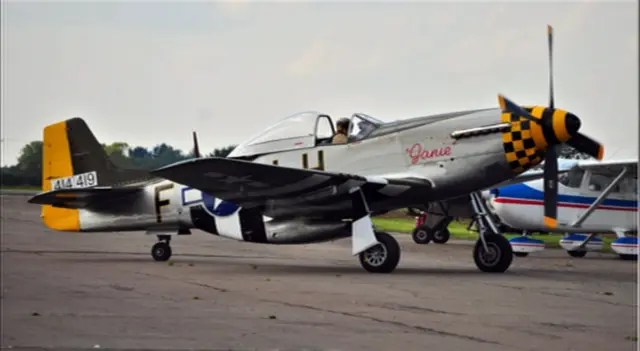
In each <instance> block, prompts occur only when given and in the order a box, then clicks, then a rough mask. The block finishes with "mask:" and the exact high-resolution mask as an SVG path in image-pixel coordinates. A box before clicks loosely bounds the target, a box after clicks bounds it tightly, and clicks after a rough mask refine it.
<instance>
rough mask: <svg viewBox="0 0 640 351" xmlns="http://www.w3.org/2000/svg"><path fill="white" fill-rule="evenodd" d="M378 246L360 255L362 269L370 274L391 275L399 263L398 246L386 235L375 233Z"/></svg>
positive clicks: (392, 238) (395, 241)
mask: <svg viewBox="0 0 640 351" xmlns="http://www.w3.org/2000/svg"><path fill="white" fill-rule="evenodd" d="M376 239H378V242H380V244H378V245H376V246H374V247H372V248H370V249H368V250H366V251H364V252H362V253H360V255H358V256H359V259H360V264H361V265H362V267H363V268H364V269H365V270H366V271H367V272H370V273H391V272H393V270H394V269H396V266H398V262H400V245H399V244H398V241H397V240H396V239H395V238H394V237H393V236H391V235H390V234H388V233H385V232H376Z"/></svg>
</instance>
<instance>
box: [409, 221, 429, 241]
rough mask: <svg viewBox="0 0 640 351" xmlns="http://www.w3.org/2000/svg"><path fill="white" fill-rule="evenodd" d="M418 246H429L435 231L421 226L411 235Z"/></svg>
mask: <svg viewBox="0 0 640 351" xmlns="http://www.w3.org/2000/svg"><path fill="white" fill-rule="evenodd" d="M411 237H412V238H413V241H414V242H415V243H416V244H428V243H429V242H430V241H431V239H433V230H432V229H431V228H430V227H428V226H427V225H424V224H423V225H420V226H418V227H416V229H414V230H413V233H412V234H411Z"/></svg>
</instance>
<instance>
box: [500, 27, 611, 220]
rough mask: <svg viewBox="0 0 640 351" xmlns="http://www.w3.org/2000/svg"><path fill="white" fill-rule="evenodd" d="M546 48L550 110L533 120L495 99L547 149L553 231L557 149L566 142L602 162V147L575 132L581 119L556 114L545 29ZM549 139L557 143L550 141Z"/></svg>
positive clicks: (547, 216)
mask: <svg viewBox="0 0 640 351" xmlns="http://www.w3.org/2000/svg"><path fill="white" fill-rule="evenodd" d="M547 38H548V46H549V106H548V108H547V109H546V110H545V113H543V114H542V116H541V118H536V117H534V116H532V115H531V114H530V113H529V112H527V111H526V110H524V109H523V108H521V107H520V106H518V105H516V104H514V103H513V102H512V101H510V100H509V99H507V98H506V97H504V96H502V95H498V102H499V103H500V108H501V109H502V111H503V112H510V113H512V114H514V115H516V116H520V117H522V118H525V119H527V120H529V121H531V122H533V123H536V124H538V125H539V126H540V127H541V129H542V131H543V134H544V135H545V138H546V139H547V141H548V142H549V144H550V145H549V147H548V149H547V151H546V154H545V158H544V223H545V225H546V226H547V227H551V228H555V227H556V226H557V224H558V221H557V211H558V210H557V202H558V186H557V185H558V156H557V150H556V147H557V145H558V144H560V143H562V142H566V143H567V144H569V145H570V146H572V147H574V148H575V149H577V150H578V151H581V152H584V153H586V154H588V155H590V156H592V157H595V158H596V159H598V160H602V157H603V155H604V147H603V146H602V145H601V144H600V143H598V142H596V141H595V140H593V139H591V138H589V137H587V136H586V135H584V134H581V133H579V132H578V129H580V119H579V118H578V117H576V116H575V115H573V114H572V113H569V112H566V111H561V110H556V109H555V97H554V93H553V27H551V26H547ZM549 139H556V140H555V142H554V140H549Z"/></svg>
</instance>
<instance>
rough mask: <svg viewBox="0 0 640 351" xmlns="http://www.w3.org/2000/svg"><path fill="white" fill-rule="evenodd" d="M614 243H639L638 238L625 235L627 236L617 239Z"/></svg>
mask: <svg viewBox="0 0 640 351" xmlns="http://www.w3.org/2000/svg"><path fill="white" fill-rule="evenodd" d="M612 244H619V245H638V238H637V237H633V236H625V237H622V238H618V239H616V241H614V242H613V243H612Z"/></svg>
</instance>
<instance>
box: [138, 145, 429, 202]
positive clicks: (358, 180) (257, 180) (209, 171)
mask: <svg viewBox="0 0 640 351" xmlns="http://www.w3.org/2000/svg"><path fill="white" fill-rule="evenodd" d="M151 173H152V174H154V175H156V176H159V177H162V178H166V179H169V180H172V181H174V182H177V183H180V184H184V185H187V186H190V187H192V188H194V189H198V190H200V191H203V192H206V193H209V194H211V195H213V196H215V197H217V198H220V199H223V200H227V201H231V202H234V203H236V204H238V205H239V206H243V207H253V206H260V205H265V204H267V203H268V201H269V200H274V199H287V198H306V199H309V200H310V201H314V200H315V199H320V198H325V197H327V196H333V195H335V194H338V193H343V192H344V193H346V192H348V191H349V189H351V188H354V187H361V188H362V190H363V191H364V192H365V195H366V196H368V195H369V194H370V192H374V191H375V192H378V193H381V194H387V195H393V194H399V193H402V192H404V191H406V190H409V189H412V188H414V187H423V189H424V188H427V189H430V188H431V187H432V185H431V182H430V181H429V180H427V179H424V178H419V177H416V176H411V175H402V174H401V175H395V176H394V175H389V176H386V177H364V176H359V175H354V174H346V173H334V172H326V171H320V170H314V169H300V168H291V167H283V166H275V165H269V164H261V163H255V162H250V161H243V160H237V159H229V158H219V157H210V158H200V159H192V160H186V161H182V162H177V163H174V164H172V165H169V166H166V167H163V168H159V169H156V170H154V171H152V172H151Z"/></svg>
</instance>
